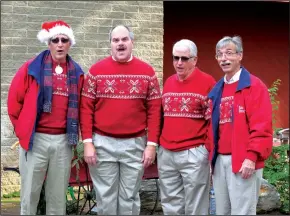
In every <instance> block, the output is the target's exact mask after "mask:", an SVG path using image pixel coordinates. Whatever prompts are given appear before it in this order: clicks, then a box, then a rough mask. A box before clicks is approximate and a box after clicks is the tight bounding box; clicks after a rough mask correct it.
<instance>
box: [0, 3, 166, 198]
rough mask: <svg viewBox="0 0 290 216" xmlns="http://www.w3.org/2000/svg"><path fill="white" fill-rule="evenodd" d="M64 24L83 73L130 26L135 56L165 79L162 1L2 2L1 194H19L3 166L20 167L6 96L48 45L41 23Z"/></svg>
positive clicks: (15, 177) (16, 178)
mask: <svg viewBox="0 0 290 216" xmlns="http://www.w3.org/2000/svg"><path fill="white" fill-rule="evenodd" d="M56 19H62V20H64V21H66V22H67V23H68V24H69V25H71V27H72V29H73V30H74V34H75V37H76V45H75V46H74V47H73V48H71V50H70V55H71V56H72V57H73V59H75V60H76V61H77V62H78V63H79V64H80V65H81V66H82V68H83V70H84V71H85V72H87V70H88V68H89V67H90V65H92V64H93V63H95V62H96V61H98V60H100V59H101V58H103V57H105V56H107V55H109V53H110V50H109V41H108V38H109V35H108V34H109V30H110V29H111V28H112V26H115V25H117V24H125V25H128V26H129V27H130V28H131V29H132V30H133V32H134V34H135V43H134V55H135V56H137V57H139V58H141V59H143V60H144V61H146V62H148V63H150V64H151V65H152V66H153V67H154V69H155V71H156V74H157V76H158V79H159V81H160V83H161V82H162V76H163V32H164V29H163V2H162V1H29V2H28V1H1V172H2V175H1V192H2V194H5V193H8V192H11V191H16V190H19V188H20V180H19V176H18V175H17V174H11V173H7V172H3V170H2V168H3V166H17V165H18V149H16V150H14V151H12V150H10V146H11V145H12V144H13V143H14V142H15V141H17V139H16V138H15V135H14V134H13V128H12V125H11V123H10V120H9V117H8V116H7V105H6V100H7V91H8V89H9V85H10V82H11V80H12V78H13V76H14V74H15V73H16V71H17V70H18V68H19V67H20V66H21V65H22V64H23V63H24V62H25V61H26V60H28V59H29V58H31V57H33V56H35V55H37V54H38V53H39V52H40V51H42V50H44V49H45V48H46V46H44V45H42V44H41V43H40V42H39V41H38V40H37V38H36V35H37V33H38V31H39V30H40V29H41V24H42V22H44V21H52V20H56Z"/></svg>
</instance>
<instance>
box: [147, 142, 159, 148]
mask: <svg viewBox="0 0 290 216" xmlns="http://www.w3.org/2000/svg"><path fill="white" fill-rule="evenodd" d="M147 145H148V146H155V147H156V146H158V144H157V143H155V142H151V141H148V142H147Z"/></svg>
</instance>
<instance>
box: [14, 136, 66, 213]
mask: <svg viewBox="0 0 290 216" xmlns="http://www.w3.org/2000/svg"><path fill="white" fill-rule="evenodd" d="M25 153H26V151H25V150H24V149H22V148H20V149H19V170H20V176H21V192H20V194H21V215H35V214H36V210H37V204H38V201H39V196H40V192H41V188H42V185H43V182H44V180H45V177H46V180H45V199H46V215H65V214H66V191H67V187H68V181H69V177H70V169H71V159H72V148H71V146H68V143H67V137H66V134H60V135H50V134H43V133H35V136H34V141H33V148H32V150H31V151H28V153H27V155H26V156H25Z"/></svg>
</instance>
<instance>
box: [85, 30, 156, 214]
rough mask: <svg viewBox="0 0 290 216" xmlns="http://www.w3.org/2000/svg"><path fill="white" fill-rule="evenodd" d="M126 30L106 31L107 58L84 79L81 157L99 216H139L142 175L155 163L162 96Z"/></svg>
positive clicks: (132, 36) (147, 66)
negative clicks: (135, 54) (108, 40)
mask: <svg viewBox="0 0 290 216" xmlns="http://www.w3.org/2000/svg"><path fill="white" fill-rule="evenodd" d="M133 39H134V35H133V33H132V32H131V31H130V30H129V28H128V27H126V26H122V25H121V26H116V27H115V28H113V29H112V30H111V32H110V43H111V54H112V56H109V57H107V58H105V59H103V60H101V61H99V62H97V63H95V64H94V65H93V66H92V67H91V68H90V69H89V72H88V74H87V75H86V77H85V81H84V88H83V91H82V99H81V114H80V118H81V120H80V122H81V132H82V138H83V141H84V157H85V161H86V162H87V164H88V165H89V169H90V174H91V178H92V180H93V184H94V188H95V191H96V196H97V197H96V200H97V203H98V209H99V211H98V214H100V215H120V214H124V215H138V214H139V213H140V198H139V189H140V185H141V180H142V176H143V172H144V167H145V168H146V167H148V166H149V165H151V164H152V163H153V162H154V160H155V155H156V150H155V148H156V145H157V143H158V138H159V133H160V132H159V131H160V109H161V95H160V89H159V84H158V80H157V77H156V75H155V72H154V70H153V68H152V67H151V66H150V65H148V64H147V63H145V62H143V61H141V60H140V59H138V58H136V57H134V56H132V48H133Z"/></svg>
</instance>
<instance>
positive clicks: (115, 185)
mask: <svg viewBox="0 0 290 216" xmlns="http://www.w3.org/2000/svg"><path fill="white" fill-rule="evenodd" d="M93 143H94V146H95V147H96V152H97V165H95V166H91V165H89V169H90V175H91V178H92V181H93V184H94V189H95V191H96V201H97V203H98V215H139V214H140V197H139V190H140V187H141V181H142V176H143V173H144V168H143V164H142V163H141V160H142V155H143V151H144V149H145V145H146V136H143V137H137V138H130V139H119V138H113V137H107V136H101V135H98V134H94V135H93Z"/></svg>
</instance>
